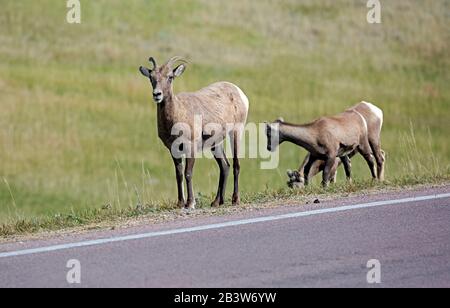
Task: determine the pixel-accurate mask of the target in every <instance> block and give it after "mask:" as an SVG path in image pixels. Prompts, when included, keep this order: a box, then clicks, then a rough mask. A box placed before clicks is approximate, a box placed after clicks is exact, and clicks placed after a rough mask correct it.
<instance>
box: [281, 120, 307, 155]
mask: <svg viewBox="0 0 450 308" xmlns="http://www.w3.org/2000/svg"><path fill="white" fill-rule="evenodd" d="M280 139H281V141H287V142H291V143H294V144H296V145H298V146H300V147H302V148H304V149H306V150H307V151H308V152H314V145H315V141H314V136H313V134H312V132H311V130H310V129H309V127H308V126H303V125H299V126H294V125H286V124H281V125H280Z"/></svg>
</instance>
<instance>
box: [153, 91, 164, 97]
mask: <svg viewBox="0 0 450 308" xmlns="http://www.w3.org/2000/svg"><path fill="white" fill-rule="evenodd" d="M161 95H162V92H161V91H155V92H153V96H154V97H155V98H158V97H160V96H161Z"/></svg>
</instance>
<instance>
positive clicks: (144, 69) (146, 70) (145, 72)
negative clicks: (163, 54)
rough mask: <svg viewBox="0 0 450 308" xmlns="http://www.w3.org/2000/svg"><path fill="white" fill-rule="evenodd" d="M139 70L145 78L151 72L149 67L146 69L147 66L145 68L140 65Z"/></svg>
mask: <svg viewBox="0 0 450 308" xmlns="http://www.w3.org/2000/svg"><path fill="white" fill-rule="evenodd" d="M139 71H140V72H141V74H142V75H144V76H145V77H147V78H149V77H150V74H151V72H152V71H151V70H150V69H148V68H146V67H143V66H141V67H140V68H139Z"/></svg>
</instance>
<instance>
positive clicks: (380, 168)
mask: <svg viewBox="0 0 450 308" xmlns="http://www.w3.org/2000/svg"><path fill="white" fill-rule="evenodd" d="M370 147H371V149H372V152H373V155H374V156H375V160H376V162H377V178H378V180H380V181H384V163H385V156H384V154H383V150H381V146H380V144H378V143H377V144H375V143H372V142H371V143H370Z"/></svg>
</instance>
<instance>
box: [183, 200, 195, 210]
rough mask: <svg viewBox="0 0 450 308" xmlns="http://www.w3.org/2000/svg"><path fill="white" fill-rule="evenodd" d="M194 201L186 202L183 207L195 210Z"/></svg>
mask: <svg viewBox="0 0 450 308" xmlns="http://www.w3.org/2000/svg"><path fill="white" fill-rule="evenodd" d="M195 205H196V204H195V202H189V203H188V204H186V207H185V209H186V210H195Z"/></svg>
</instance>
